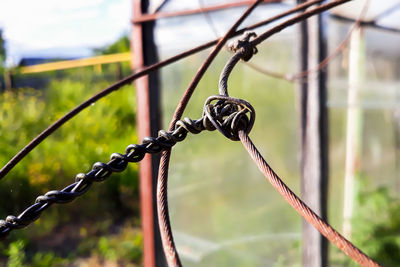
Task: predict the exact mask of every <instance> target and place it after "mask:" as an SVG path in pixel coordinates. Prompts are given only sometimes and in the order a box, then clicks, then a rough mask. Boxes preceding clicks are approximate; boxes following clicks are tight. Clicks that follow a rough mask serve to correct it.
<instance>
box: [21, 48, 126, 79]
mask: <svg viewBox="0 0 400 267" xmlns="http://www.w3.org/2000/svg"><path fill="white" fill-rule="evenodd" d="M131 59H132V54H131V52H126V53H118V54H111V55H102V56H96V57H90V58H81V59H73V60H63V61H57V62H49V63H43V64H37V65H32V66H26V67H22V68H21V73H22V74H28V73H38V72H46V71H53V70H64V69H71V68H78V67H86V66H92V65H101V64H109V63H116V62H123V61H131Z"/></svg>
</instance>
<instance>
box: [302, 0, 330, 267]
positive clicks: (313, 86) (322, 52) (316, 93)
mask: <svg viewBox="0 0 400 267" xmlns="http://www.w3.org/2000/svg"><path fill="white" fill-rule="evenodd" d="M303 2H305V1H304V0H298V3H303ZM323 26H324V25H323V23H322V16H321V15H319V16H314V17H312V18H309V19H308V20H307V21H303V22H302V23H301V25H300V50H299V52H300V55H299V59H300V69H301V71H305V70H307V69H316V68H317V65H318V63H319V62H320V61H322V60H323V59H324V58H325V57H326V48H327V45H326V40H325V33H324V27H323ZM297 88H298V92H299V102H298V103H299V107H300V124H301V130H300V134H301V196H302V199H303V200H304V202H305V203H306V204H307V205H309V206H310V207H311V208H312V209H313V210H314V211H315V212H316V213H317V214H318V215H319V216H321V217H322V218H323V219H324V220H326V219H327V199H328V198H327V193H328V111H327V107H326V102H327V88H326V72H325V70H322V71H318V72H311V73H310V74H309V75H308V76H307V77H305V78H304V79H302V80H301V81H300V82H299V83H298V85H297ZM327 264H328V242H327V240H326V239H325V238H324V237H323V236H322V235H321V234H320V233H319V232H318V231H317V230H316V229H314V227H313V226H311V225H310V224H309V223H307V222H306V221H304V220H303V266H307V267H321V266H327Z"/></svg>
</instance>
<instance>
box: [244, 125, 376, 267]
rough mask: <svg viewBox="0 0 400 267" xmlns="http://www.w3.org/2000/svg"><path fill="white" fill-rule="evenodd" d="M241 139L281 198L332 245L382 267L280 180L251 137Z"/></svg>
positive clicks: (356, 259) (361, 261)
mask: <svg viewBox="0 0 400 267" xmlns="http://www.w3.org/2000/svg"><path fill="white" fill-rule="evenodd" d="M239 138H240V141H241V142H242V144H243V146H244V147H245V148H246V150H247V152H248V153H249V154H250V156H251V158H252V159H253V160H254V162H255V163H256V165H257V167H258V168H259V170H260V171H261V172H262V173H263V174H264V176H265V177H266V178H267V179H268V181H269V182H270V183H271V184H272V186H273V187H274V188H275V189H276V190H277V191H278V192H279V194H281V196H282V197H283V198H284V199H285V200H286V201H287V202H288V203H289V204H290V205H291V206H292V207H293V208H294V209H295V210H296V211H297V212H298V213H299V214H300V215H301V216H302V217H303V218H304V219H306V220H307V221H308V222H309V223H310V224H312V225H313V226H314V227H315V228H316V229H317V230H318V231H319V232H320V233H321V234H322V235H324V236H325V237H326V238H327V239H328V240H329V241H330V242H331V243H333V244H335V245H336V246H337V247H338V248H339V249H340V250H342V251H343V252H344V253H345V254H346V255H348V256H349V257H350V258H352V259H353V260H354V261H356V262H357V263H359V264H361V265H362V266H371V267H372V266H380V265H379V264H378V263H376V262H375V261H373V260H372V259H371V258H369V257H368V256H367V255H366V254H364V253H363V252H362V251H361V250H360V249H358V248H357V247H356V246H354V245H353V244H352V243H351V242H350V241H348V240H347V239H346V238H344V237H343V236H342V235H341V234H339V233H338V232H337V231H336V230H335V229H334V228H333V227H332V226H330V225H329V224H328V223H326V222H325V221H324V220H323V219H322V218H321V217H319V216H318V215H317V214H316V213H315V212H314V211H313V210H312V209H310V208H309V207H308V206H307V205H306V204H305V203H304V202H303V201H302V200H301V199H300V198H299V197H298V196H296V194H295V193H293V191H292V190H290V188H289V187H288V186H287V185H286V184H285V183H284V182H283V181H282V180H281V179H280V178H279V176H278V175H277V174H276V173H275V172H274V170H272V168H271V167H270V166H269V165H268V163H267V162H266V161H265V159H264V158H263V156H262V155H261V154H260V152H259V151H258V150H257V148H256V146H255V145H254V144H253V142H252V141H251V139H250V137H249V136H248V135H247V133H246V132H244V131H239Z"/></svg>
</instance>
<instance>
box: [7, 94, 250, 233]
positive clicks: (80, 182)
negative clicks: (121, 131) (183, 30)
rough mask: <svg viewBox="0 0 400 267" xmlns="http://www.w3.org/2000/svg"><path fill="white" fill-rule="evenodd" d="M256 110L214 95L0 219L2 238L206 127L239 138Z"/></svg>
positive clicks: (234, 100) (228, 98) (233, 100)
mask: <svg viewBox="0 0 400 267" xmlns="http://www.w3.org/2000/svg"><path fill="white" fill-rule="evenodd" d="M252 112H254V109H253V107H251V105H250V104H249V103H247V102H246V101H244V100H241V99H235V98H232V97H220V96H211V97H209V98H208V99H207V100H206V102H205V104H204V108H203V115H202V117H201V118H200V119H198V120H192V119H189V118H184V119H183V120H179V121H178V122H177V123H176V124H175V129H173V130H171V131H164V130H161V131H159V134H158V137H157V138H154V137H145V138H144V139H143V141H142V144H140V145H138V144H131V145H129V146H128V147H127V148H126V150H125V153H124V154H120V153H113V154H112V155H111V157H110V161H109V162H108V163H103V162H96V163H95V164H93V166H92V169H91V170H90V171H89V172H88V173H79V174H77V175H76V177H75V182H74V183H72V184H70V185H68V186H67V187H65V188H64V189H62V190H52V191H49V192H47V193H46V194H44V195H42V196H39V197H37V198H36V201H35V203H34V204H33V205H31V206H30V207H28V208H27V209H26V210H24V211H23V212H22V213H21V214H19V215H18V216H13V215H10V216H7V218H6V219H5V220H0V237H5V236H6V235H7V234H9V233H10V232H11V231H12V230H15V229H20V228H23V227H26V226H28V225H29V224H30V223H32V222H34V221H35V220H37V219H38V218H39V216H40V215H41V213H42V212H43V211H44V210H46V209H47V208H49V207H50V206H51V205H53V204H54V203H57V204H64V203H68V202H71V201H73V200H74V199H75V198H77V197H79V196H81V195H83V194H84V193H86V192H87V191H88V190H89V188H90V187H91V185H92V184H93V183H94V182H102V181H104V180H106V179H107V178H108V177H109V176H110V175H111V174H112V173H114V172H122V171H124V170H125V169H126V168H127V166H128V163H130V162H139V161H141V160H142V159H143V158H144V156H145V155H146V154H154V153H160V152H161V151H168V150H170V149H171V147H173V146H174V145H175V144H176V143H177V142H181V141H183V140H184V139H185V138H186V136H187V134H188V133H192V134H199V133H200V132H202V131H204V130H207V131H214V130H216V129H218V130H219V131H221V132H223V133H224V135H226V136H232V138H238V131H239V130H242V129H246V128H247V127H250V129H251V127H252V125H253V123H254V116H255V115H253V114H252ZM247 115H250V116H249V117H248V116H247ZM246 131H250V130H246Z"/></svg>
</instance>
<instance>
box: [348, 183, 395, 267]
mask: <svg viewBox="0 0 400 267" xmlns="http://www.w3.org/2000/svg"><path fill="white" fill-rule="evenodd" d="M353 229H354V233H353V239H354V242H355V244H357V245H359V246H360V247H361V248H362V249H363V251H364V252H365V253H366V254H367V255H369V256H370V257H372V258H373V259H375V260H376V261H378V262H379V263H380V264H382V265H383V266H398V265H399V263H400V201H399V200H398V199H395V198H394V197H392V196H390V194H389V191H388V189H387V188H385V187H379V188H378V189H376V190H375V191H372V192H361V193H360V195H359V197H358V207H357V208H356V213H355V219H354V221H353Z"/></svg>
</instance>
